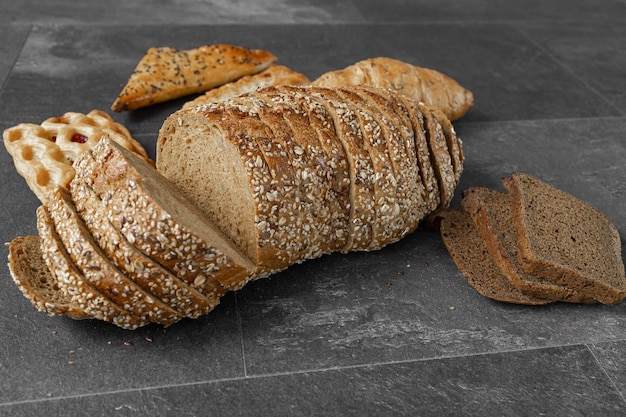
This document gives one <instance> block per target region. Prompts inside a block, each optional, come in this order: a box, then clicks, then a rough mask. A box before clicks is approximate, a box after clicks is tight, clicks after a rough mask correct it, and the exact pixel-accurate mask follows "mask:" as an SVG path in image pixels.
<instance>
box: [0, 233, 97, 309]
mask: <svg viewBox="0 0 626 417" xmlns="http://www.w3.org/2000/svg"><path fill="white" fill-rule="evenodd" d="M8 247H9V271H10V273H11V277H12V278H13V281H14V282H15V284H17V287H18V288H19V289H20V291H22V293H23V294H24V296H25V297H26V298H27V299H28V300H29V301H30V302H31V303H32V304H33V306H34V307H35V308H36V309H37V310H38V311H41V312H43V313H46V314H48V315H49V316H62V315H67V316H69V317H71V318H73V319H77V320H78V319H85V318H89V315H88V314H87V313H85V312H84V311H83V310H82V309H80V307H79V306H78V305H77V304H76V303H75V302H73V301H72V299H71V297H70V296H69V294H67V293H66V292H65V291H63V289H62V284H60V283H59V281H58V280H57V277H56V276H55V275H54V274H53V273H52V272H50V269H49V268H48V265H47V264H46V261H45V259H44V258H43V254H42V252H41V239H40V237H39V236H18V237H16V238H15V239H13V240H12V241H11V242H10V243H9V244H8Z"/></svg>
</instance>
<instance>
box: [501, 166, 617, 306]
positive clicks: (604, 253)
mask: <svg viewBox="0 0 626 417" xmlns="http://www.w3.org/2000/svg"><path fill="white" fill-rule="evenodd" d="M503 182H504V185H505V187H506V188H507V190H508V191H509V193H510V196H511V197H510V198H511V212H512V216H513V224H514V225H515V230H516V235H517V241H518V251H519V252H518V253H519V261H520V263H521V264H522V266H523V268H524V270H525V271H527V272H529V273H531V274H533V275H535V276H542V277H544V278H545V279H547V280H550V281H552V282H553V283H555V284H558V285H563V286H568V287H569V288H572V289H574V290H575V291H578V292H581V293H585V294H593V298H595V299H596V300H597V301H599V302H601V303H603V304H609V305H612V304H616V303H618V302H620V301H621V300H622V299H623V298H624V296H626V277H625V274H624V262H623V260H622V251H621V239H620V235H619V231H618V230H617V228H616V227H615V225H614V224H613V223H612V222H611V220H609V219H608V218H607V217H606V216H605V215H604V214H603V213H601V212H600V211H599V210H597V209H596V208H594V207H592V206H591V205H589V204H588V203H586V202H584V201H582V200H580V199H578V198H576V197H574V196H573V195H571V194H569V193H567V192H565V191H563V190H560V189H557V188H556V187H554V186H552V185H550V184H548V183H546V182H544V181H542V180H540V179H538V178H536V177H533V176H531V175H528V174H523V173H516V174H514V175H512V176H511V177H509V178H506V179H504V180H503Z"/></svg>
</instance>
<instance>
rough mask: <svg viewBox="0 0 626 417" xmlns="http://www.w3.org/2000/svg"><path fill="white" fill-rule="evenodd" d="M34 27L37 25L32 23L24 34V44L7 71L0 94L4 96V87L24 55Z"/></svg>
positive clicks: (0, 86)
mask: <svg viewBox="0 0 626 417" xmlns="http://www.w3.org/2000/svg"><path fill="white" fill-rule="evenodd" d="M34 27H35V25H32V24H31V25H29V28H28V33H27V34H26V36H24V41H23V42H22V45H21V46H20V48H19V52H18V53H17V54H16V55H15V59H14V60H13V62H12V63H11V68H10V69H9V72H7V75H6V77H5V78H4V81H3V82H2V85H0V96H2V93H4V88H5V86H6V85H7V83H8V82H9V78H11V74H12V73H13V70H14V69H15V64H16V63H17V61H18V60H19V58H20V55H22V52H23V51H24V45H26V42H28V38H30V35H31V34H32V33H33V29H34Z"/></svg>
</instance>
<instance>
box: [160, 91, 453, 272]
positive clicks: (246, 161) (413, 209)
mask: <svg viewBox="0 0 626 417" xmlns="http://www.w3.org/2000/svg"><path fill="white" fill-rule="evenodd" d="M277 90H278V91H279V92H280V94H277ZM372 91H373V90H372ZM352 93H354V94H358V95H360V96H361V97H362V99H363V100H364V101H363V103H367V104H368V105H369V109H368V108H365V106H362V107H358V110H356V106H354V103H353V102H352V101H351V100H348V99H346V97H348V96H349V95H350V94H352ZM374 93H375V92H374ZM389 94H394V93H391V92H384V93H382V92H381V93H378V94H377V95H376V97H377V98H376V100H374V99H372V98H371V97H369V96H368V94H367V93H363V89H362V88H359V87H351V88H350V89H347V90H346V91H344V92H341V93H339V92H338V91H337V90H333V89H327V88H321V87H296V86H291V87H273V88H269V89H261V90H258V91H256V92H254V93H250V94H249V95H247V98H244V97H243V96H242V97H239V98H237V99H230V100H226V101H224V102H220V103H213V104H210V105H204V106H199V107H196V108H193V109H187V110H180V111H178V112H176V113H174V114H173V115H171V116H170V117H169V118H168V119H167V120H166V121H165V123H164V124H163V126H162V128H161V131H160V133H159V139H158V142H157V168H158V170H159V171H160V172H161V173H162V174H163V175H164V176H165V177H167V178H169V179H170V180H171V181H172V182H173V183H174V184H176V185H177V186H178V187H179V188H180V189H181V190H182V191H183V192H184V193H185V195H186V196H187V197H188V198H189V199H190V200H191V201H193V202H194V203H196V204H197V205H198V207H200V208H201V209H202V210H204V212H205V213H206V215H207V216H208V217H209V218H210V219H211V220H212V221H213V222H214V223H216V224H217V225H219V227H220V228H221V229H222V230H223V231H224V233H225V234H226V235H228V236H230V237H231V238H232V239H233V240H234V241H235V243H236V244H237V245H238V246H240V247H241V248H242V249H244V251H245V253H246V255H247V256H248V257H249V258H251V259H252V260H253V261H254V262H255V263H256V264H257V265H258V266H259V268H260V271H261V274H262V275H263V274H268V273H272V272H274V271H277V270H281V269H284V268H286V267H288V266H290V265H291V264H293V263H294V262H300V261H303V260H305V259H293V258H290V257H289V256H284V255H285V254H284V252H281V243H280V242H279V239H277V236H284V235H285V234H286V233H285V231H286V230H297V228H295V229H294V227H293V225H289V224H286V223H285V222H281V220H280V218H281V217H279V216H276V215H275V213H279V212H280V210H282V209H284V208H285V207H293V208H294V209H295V210H302V209H304V208H303V207H307V208H306V210H309V209H311V208H313V207H316V205H315V204H312V205H310V206H306V205H303V204H302V202H303V201H306V200H307V197H306V195H305V194H303V193H302V190H300V191H299V192H296V193H295V194H294V193H293V192H292V191H293V189H291V188H288V187H287V185H286V184H290V183H289V182H287V181H284V180H283V179H281V178H277V177H278V175H279V171H278V170H277V167H278V166H279V165H280V163H281V162H280V161H279V160H277V159H276V158H278V156H280V155H277V154H271V155H269V154H268V153H267V149H265V150H262V149H261V148H262V146H260V145H259V144H263V143H264V140H263V138H265V137H266V136H267V135H268V128H267V126H268V124H266V122H268V120H263V123H261V124H259V121H261V117H259V114H258V112H254V111H252V112H250V111H249V110H250V109H249V107H250V106H248V105H246V106H243V104H244V103H248V104H249V103H251V102H254V101H258V102H261V103H265V104H267V105H271V104H272V103H281V102H282V104H280V105H281V106H283V107H282V108H292V109H294V112H296V111H300V112H301V113H302V114H303V115H307V116H308V120H309V122H311V123H310V126H311V127H312V128H313V129H298V130H297V131H296V130H295V129H293V127H292V126H294V125H295V124H294V121H295V119H296V118H295V117H294V116H293V114H292V116H291V124H288V123H289V122H287V119H286V118H285V117H283V119H282V121H281V119H279V118H273V119H272V121H271V124H272V126H273V128H270V130H271V131H272V132H282V133H284V132H289V131H291V132H293V134H294V135H310V136H311V137H295V138H289V137H286V136H285V137H284V138H283V139H278V140H277V141H273V142H272V143H271V146H277V144H282V146H285V145H286V144H287V143H292V145H290V146H291V148H290V147H289V146H287V147H286V148H285V154H288V153H289V149H292V150H293V149H295V147H294V146H295V144H299V145H300V146H303V145H304V146H305V147H308V146H311V145H312V144H315V143H318V144H322V146H323V147H324V150H325V156H326V157H329V158H330V160H331V161H339V159H338V158H337V156H338V155H341V153H343V154H344V155H345V156H346V161H347V164H346V165H344V166H345V168H347V170H346V171H344V170H343V169H344V168H341V169H339V168H338V169H337V171H336V172H337V173H336V174H335V175H329V178H330V179H331V180H332V181H333V183H334V184H340V187H343V189H345V188H346V185H349V187H350V188H349V190H350V194H349V195H350V201H349V202H348V203H347V204H346V205H345V207H343V210H340V211H342V213H341V215H339V216H338V217H337V219H341V220H342V221H344V223H343V224H344V225H345V226H343V228H341V229H338V231H341V230H345V231H346V232H347V234H348V236H347V237H346V236H343V234H344V233H343V232H342V233H338V234H336V235H335V236H334V237H333V236H331V235H330V234H329V242H327V245H335V246H334V247H337V246H336V244H337V241H333V239H338V240H341V241H342V242H343V243H344V246H343V247H342V248H341V249H339V250H341V251H344V252H346V251H350V250H369V249H371V248H372V246H371V245H372V240H373V239H372V238H373V237H374V236H375V234H374V233H373V226H374V225H376V221H377V216H378V215H380V214H381V213H383V212H384V210H386V208H385V209H383V205H384V203H385V200H380V207H378V210H377V204H378V200H377V198H376V197H377V194H376V192H377V190H378V192H379V194H378V196H379V197H380V196H382V195H383V193H384V192H386V191H383V190H384V189H387V190H392V189H394V185H393V184H392V185H391V186H390V187H387V188H385V187H386V185H385V184H383V183H378V184H375V180H376V179H377V178H379V177H380V176H383V177H384V176H385V171H382V169H381V167H382V165H383V164H382V163H381V161H380V160H376V159H374V160H373V159H372V156H374V157H375V158H377V157H378V156H381V154H379V153H377V151H378V150H377V149H374V148H373V147H372V146H370V145H369V144H368V143H367V142H366V141H365V138H366V137H367V134H366V135H365V136H364V132H366V131H367V129H368V128H370V127H368V126H367V125H366V124H364V123H366V122H367V121H369V120H372V119H375V120H377V121H378V120H380V122H379V124H380V123H382V122H383V119H385V120H387V121H386V122H385V123H387V124H388V125H389V126H395V129H396V130H400V131H401V132H402V136H400V137H401V139H395V140H397V142H396V144H395V145H394V146H395V147H394V146H389V144H386V152H387V154H385V156H387V155H388V158H390V159H391V156H392V153H393V156H394V157H395V158H397V160H396V165H395V166H394V168H395V169H396V171H397V172H395V173H394V177H400V178H403V186H404V187H406V185H405V184H404V182H405V181H408V180H409V179H410V180H411V181H413V183H412V184H410V185H409V186H408V187H409V188H405V190H406V191H405V192H403V193H400V192H398V188H400V187H397V186H396V187H395V190H396V191H395V192H396V196H395V198H396V201H397V200H398V199H401V198H404V199H409V197H407V196H409V195H410V196H419V198H417V197H410V203H409V204H407V205H406V206H405V207H406V208H407V209H406V210H395V208H394V209H392V211H393V212H396V214H397V217H393V216H391V217H390V218H389V222H390V224H392V223H393V222H394V221H395V222H397V223H396V225H395V226H394V227H396V228H397V230H400V232H398V233H394V234H392V235H390V236H393V238H390V239H389V240H386V241H383V240H381V241H380V242H378V243H376V245H375V247H381V246H384V245H385V244H388V243H390V242H391V241H393V240H397V239H399V238H400V237H402V236H404V235H406V233H409V232H411V231H413V230H414V229H415V227H417V224H418V222H419V220H421V219H422V218H423V217H425V216H426V215H427V214H428V213H429V212H430V211H432V210H425V209H424V208H426V207H428V208H430V207H432V208H433V209H434V208H435V207H437V206H445V205H447V204H448V203H449V200H450V199H451V196H452V193H453V191H454V187H455V186H456V175H455V168H454V166H453V162H452V159H453V158H452V156H451V154H450V152H449V151H448V149H447V142H446V133H445V132H444V130H443V129H442V128H441V126H440V125H438V124H437V122H436V117H435V116H433V115H432V114H431V115H429V116H428V117H429V118H430V120H431V122H430V123H428V124H424V125H422V124H418V126H419V129H420V130H419V132H415V131H414V124H413V123H412V122H411V118H410V117H406V114H405V115H402V114H400V113H399V112H400V110H398V109H400V108H403V109H407V110H406V111H408V108H407V106H405V105H404V106H403V102H401V101H400V100H397V103H395V105H394V104H390V103H389V100H392V98H390V96H389ZM368 97H369V98H368ZM392 97H393V96H392ZM407 100H408V99H407ZM286 103H291V104H286ZM237 105H241V106H243V107H242V109H243V108H244V107H245V112H244V111H241V112H239V115H238V117H239V119H238V120H236V123H235V122H233V117H232V114H233V113H235V112H234V111H233V106H237ZM277 105H278V104H277ZM401 106H403V107H401ZM242 109H240V110H242ZM298 109H301V110H298ZM412 109H413V110H415V111H417V112H419V116H417V118H418V119H419V118H422V119H423V118H424V115H423V114H422V112H426V113H428V112H429V108H428V107H427V106H425V105H421V104H419V103H415V104H414V107H413V108H412ZM402 111H404V110H402ZM245 113H248V114H247V115H246V114H245ZM374 114H376V117H374V116H373V115H374ZM403 116H404V117H403ZM264 117H265V116H264ZM265 119H267V117H265ZM392 119H393V122H392V121H391V120H392ZM397 120H400V122H398V121H397ZM432 120H435V121H434V122H433V121H432ZM281 123H287V124H288V125H287V126H278V125H279V124H281ZM431 125H432V127H431ZM259 126H261V127H259ZM263 126H264V127H263ZM426 126H427V127H428V128H429V129H433V131H434V132H435V133H433V134H429V135H426V134H425V133H424V132H425V130H426ZM437 126H439V127H437ZM389 129H391V127H390V128H389ZM314 131H315V132H316V133H317V134H316V135H314V134H313V132H314ZM448 134H449V135H450V137H449V140H451V141H457V142H458V138H456V136H455V135H454V132H453V131H452V130H449V131H448ZM431 136H432V142H433V144H434V145H433V146H432V147H431V146H429V145H423V144H420V145H418V144H417V143H416V142H417V141H427V140H431V139H430V138H431ZM382 138H383V139H384V140H385V141H387V139H388V138H387V136H386V135H384V134H383V135H382ZM370 139H371V138H370ZM265 145H266V146H267V145H270V144H265ZM435 145H436V146H435ZM457 148H459V149H460V142H459V143H458V146H457ZM307 149H308V148H307ZM418 149H420V150H422V151H421V152H422V154H421V155H420V156H419V157H418V152H417V150H418ZM426 149H427V151H426V152H424V150H426ZM293 153H296V154H297V152H293ZM400 156H402V157H404V159H407V158H408V160H409V161H412V164H410V165H409V166H407V165H402V163H403V162H404V163H405V164H406V161H401V160H400V159H401V158H400ZM270 157H271V159H270ZM307 157H308V158H309V159H301V160H297V161H295V162H296V165H292V170H293V172H305V170H307V169H308V170H311V171H315V170H318V168H316V167H314V166H307V165H308V164H311V163H316V162H315V158H310V157H309V156H308V155H307ZM420 158H421V159H422V160H421V161H420ZM457 159H459V158H458V157H457ZM374 161H376V162H374ZM285 162H287V163H289V162H290V161H285ZM299 164H302V165H299ZM392 165H393V164H392ZM335 166H337V165H335ZM421 166H430V167H432V171H433V175H432V176H431V177H427V176H421V175H420V174H419V172H420V167H421ZM459 168H460V167H459ZM442 171H443V174H441V172H442ZM281 172H282V171H281ZM316 172H321V171H316ZM344 172H345V173H344ZM435 173H439V175H435ZM297 175H301V174H296V176H297ZM197 178H202V179H203V181H197V180H194V179H197ZM348 178H349V183H348V184H346V182H345V180H346V179H348ZM422 178H431V180H432V181H437V185H436V186H435V185H432V184H428V185H427V184H420V182H421V181H422ZM338 179H339V181H337V180H338ZM396 181H397V180H396ZM324 186H326V187H329V185H328V184H327V183H325V185H324ZM420 187H421V188H423V190H422V191H420ZM334 188H335V186H332V187H330V188H329V190H331V189H332V190H333V191H334ZM425 190H430V191H428V192H426V191H425ZM435 190H437V191H435ZM439 190H443V191H444V193H445V194H444V198H443V199H442V198H441V196H440V195H439ZM387 192H388V191H387ZM320 194H323V193H320ZM331 195H332V193H331ZM337 195H340V196H341V195H343V194H341V193H338V194H337ZM276 196H278V197H279V198H276ZM425 197H428V198H431V199H433V200H436V201H437V202H436V203H434V204H433V203H432V202H431V201H427V202H424V201H423V198H425ZM404 202H405V201H403V203H404ZM317 207H325V206H324V204H322V205H320V206H317ZM412 213H414V214H412ZM298 216H300V214H299V213H298V214H294V218H302V217H298ZM282 218H285V217H282ZM346 218H347V219H349V221H348V222H347V223H346V222H345V220H344V219H346ZM311 219H313V220H314V221H322V220H321V219H320V220H315V217H311ZM323 221H327V220H326V219H324V220H323ZM335 224H338V225H340V224H341V223H340V222H339V221H337V222H336V223H335ZM315 227H317V228H318V230H324V226H323V225H316V226H315ZM340 227H341V226H340ZM301 234H302V235H304V236H305V237H307V238H308V239H310V240H309V241H306V240H305V241H304V242H303V243H304V244H305V246H308V245H314V243H312V242H313V239H315V237H314V236H310V237H308V236H307V230H306V228H303V229H302V230H301ZM376 236H383V234H382V233H381V232H377V234H376ZM301 243H302V242H301ZM325 252H327V251H326V250H324V249H321V250H319V251H317V250H316V251H309V252H308V255H307V257H314V256H318V255H319V254H321V253H325ZM301 253H305V252H301ZM288 255H289V254H288Z"/></svg>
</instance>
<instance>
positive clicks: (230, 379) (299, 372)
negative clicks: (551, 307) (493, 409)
mask: <svg viewBox="0 0 626 417" xmlns="http://www.w3.org/2000/svg"><path fill="white" fill-rule="evenodd" d="M625 340H626V339H625ZM576 346H579V347H584V348H585V349H586V350H589V351H591V349H589V346H588V344H587V343H572V344H563V345H554V346H543V347H533V348H529V349H512V350H502V351H494V352H478V353H473V354H468V355H449V356H437V357H432V358H423V359H407V360H397V361H388V362H378V363H363V364H356V365H347V366H331V367H327V368H317V369H302V370H297V371H282V372H274V373H261V374H256V375H248V374H247V372H245V376H240V377H228V378H216V379H211V380H204V381H192V382H183V383H178V384H170V385H153V386H147V387H140V388H129V389H119V390H110V391H102V392H91V393H84V394H75V395H62V396H59V397H50V398H38V399H31V400H17V401H9V402H6V403H0V410H2V408H3V407H10V406H16V405H22V404H33V403H42V402H47V401H65V400H72V399H81V398H90V397H99V396H105V395H116V394H124V393H132V392H145V391H155V390H160V389H173V388H183V387H193V386H199V385H205V384H220V383H226V382H241V381H250V380H255V379H264V378H279V377H285V376H291V375H304V374H316V373H324V372H333V371H343V370H350V369H363V368H375V367H382V366H391V365H400V364H411V363H421V362H434V361H440V360H447V359H460V358H470V357H479V356H490V355H498V354H507V353H516V352H530V351H540V350H547V349H559V348H566V347H576ZM591 353H592V355H593V352H591ZM593 357H594V359H596V361H597V358H596V356H595V355H593ZM600 366H601V365H600ZM601 369H602V370H603V372H605V370H604V367H602V366H601ZM244 370H245V361H244ZM605 373H606V372H605ZM607 376H608V375H607ZM609 380H610V381H611V384H612V385H613V386H615V385H614V384H613V380H612V379H611V378H610V377H609ZM616 390H617V388H616ZM617 391H618V393H619V394H620V398H622V399H623V400H624V402H625V403H626V399H624V397H623V396H622V395H621V392H619V390H617Z"/></svg>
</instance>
